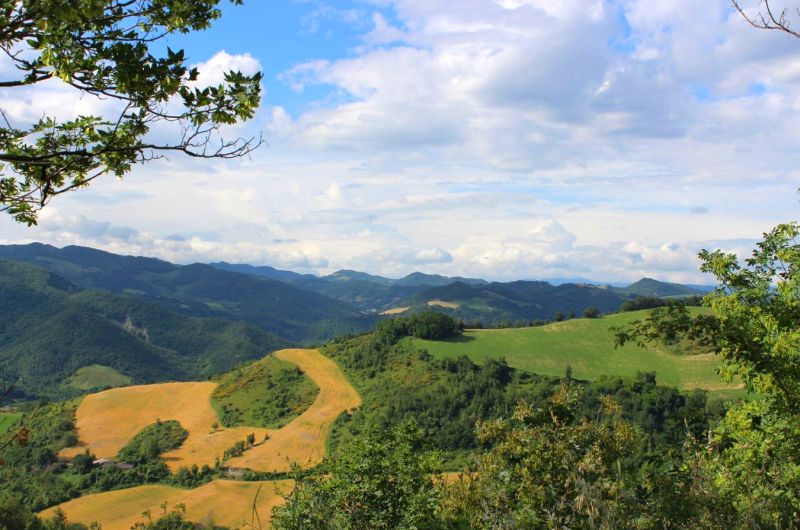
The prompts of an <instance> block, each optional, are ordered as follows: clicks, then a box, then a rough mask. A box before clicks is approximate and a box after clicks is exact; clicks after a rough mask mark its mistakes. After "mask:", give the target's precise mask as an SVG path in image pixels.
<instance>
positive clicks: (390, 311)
mask: <svg viewBox="0 0 800 530" xmlns="http://www.w3.org/2000/svg"><path fill="white" fill-rule="evenodd" d="M409 309H411V308H410V307H408V306H406V307H393V308H392V309H387V310H386V311H381V315H399V314H401V313H405V312H406V311H408V310H409Z"/></svg>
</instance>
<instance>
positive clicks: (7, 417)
mask: <svg viewBox="0 0 800 530" xmlns="http://www.w3.org/2000/svg"><path fill="white" fill-rule="evenodd" d="M21 417H22V414H20V413H19V412H0V434H4V433H5V432H7V431H8V430H9V429H10V428H11V426H12V425H14V423H16V421H17V420H18V419H20V418H21Z"/></svg>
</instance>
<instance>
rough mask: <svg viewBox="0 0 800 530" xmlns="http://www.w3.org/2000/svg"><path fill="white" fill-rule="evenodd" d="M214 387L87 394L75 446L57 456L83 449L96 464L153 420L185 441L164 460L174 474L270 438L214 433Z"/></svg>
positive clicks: (241, 430)
mask: <svg viewBox="0 0 800 530" xmlns="http://www.w3.org/2000/svg"><path fill="white" fill-rule="evenodd" d="M216 386H217V384H216V383H208V382H205V383H161V384H156V385H141V386H130V387H125V388H114V389H111V390H106V391H105V392H100V393H97V394H90V395H88V396H86V397H85V398H83V401H81V404H80V406H79V407H78V410H77V413H76V416H77V428H78V439H79V440H80V445H79V446H77V447H70V448H67V449H64V450H63V451H62V452H61V455H62V456H65V457H70V456H74V455H76V454H80V453H82V452H83V451H85V450H86V449H89V450H90V451H91V452H92V453H94V455H95V456H97V458H115V457H116V456H117V453H118V452H119V450H120V449H122V448H123V447H125V444H127V443H128V441H129V440H130V439H131V438H133V437H134V436H135V435H136V433H138V432H139V431H141V430H142V429H144V428H145V427H147V426H148V425H150V424H152V423H155V421H156V420H159V419H160V420H177V421H179V422H180V424H181V425H183V427H184V428H185V429H186V430H187V431H189V437H188V438H187V439H186V441H185V442H184V443H183V445H182V446H181V447H179V448H178V449H176V450H174V451H170V452H168V453H165V455H164V459H165V461H166V462H167V465H168V466H169V467H170V469H171V470H173V471H175V470H177V469H178V468H179V467H181V466H192V465H193V464H196V465H198V466H202V465H203V464H208V465H213V464H214V460H215V458H216V457H217V456H222V453H223V451H225V449H227V448H229V447H231V446H232V445H233V444H234V443H235V442H237V441H239V440H243V439H244V438H245V437H247V435H248V434H249V433H251V432H253V433H255V435H256V439H257V440H262V439H263V438H264V436H265V435H266V434H267V433H270V432H271V431H269V430H267V429H257V428H252V427H236V428H233V429H217V430H214V429H213V428H212V426H213V425H214V423H217V422H219V418H218V417H217V413H216V412H215V411H214V409H213V407H212V406H211V393H212V392H213V391H214V389H215V388H216Z"/></svg>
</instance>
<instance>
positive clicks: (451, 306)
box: [425, 300, 461, 309]
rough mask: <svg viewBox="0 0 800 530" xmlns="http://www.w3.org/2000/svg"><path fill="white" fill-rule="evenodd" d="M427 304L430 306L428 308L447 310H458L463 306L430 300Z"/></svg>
mask: <svg viewBox="0 0 800 530" xmlns="http://www.w3.org/2000/svg"><path fill="white" fill-rule="evenodd" d="M425 303H426V304H428V307H443V308H445V309H458V308H459V307H461V304H458V303H456V302H448V301H446V300H428V301H427V302H425Z"/></svg>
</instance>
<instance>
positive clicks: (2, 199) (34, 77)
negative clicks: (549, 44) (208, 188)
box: [0, 0, 262, 225]
mask: <svg viewBox="0 0 800 530" xmlns="http://www.w3.org/2000/svg"><path fill="white" fill-rule="evenodd" d="M220 3H221V0H137V1H128V0H72V1H69V2H65V1H63V0H36V1H29V0H24V1H17V0H0V49H2V51H3V52H4V53H5V54H6V56H7V58H8V59H10V61H11V63H12V65H13V67H14V68H15V69H16V75H12V76H9V77H8V78H6V79H1V80H0V88H4V89H15V88H18V89H24V88H26V87H30V86H32V85H37V84H40V83H45V82H50V83H52V82H56V81H55V80H58V81H59V82H60V83H62V84H64V85H67V86H69V87H72V88H73V89H74V90H75V98H76V100H77V99H78V98H79V97H96V98H102V99H104V100H106V102H107V103H108V102H109V101H110V102H113V103H116V104H117V105H116V109H117V110H116V111H115V114H114V115H113V116H79V117H77V118H75V119H71V120H66V121H59V120H57V119H56V118H55V117H53V116H47V115H45V116H42V117H41V118H40V119H39V120H38V121H37V122H35V123H30V124H21V123H13V122H12V120H11V118H10V117H9V116H7V115H6V114H4V113H2V112H1V111H0V211H6V212H7V213H9V214H11V215H12V216H13V217H14V218H15V219H16V220H17V221H19V222H22V223H27V224H28V225H31V224H35V223H36V219H37V212H38V211H39V210H40V209H41V208H43V207H44V206H45V205H46V204H47V202H48V201H49V200H50V199H51V198H52V197H54V196H55V195H58V194H61V193H64V192H67V191H70V190H74V189H77V188H81V187H85V186H87V185H88V184H89V183H90V182H91V181H92V180H94V179H95V178H97V177H99V176H101V175H104V174H112V175H116V176H118V177H121V176H123V175H124V174H126V173H127V172H129V171H130V170H131V168H132V166H133V165H134V164H136V163H142V162H146V161H148V160H152V159H154V158H158V157H162V156H164V155H165V154H167V153H172V152H177V153H185V154H187V155H190V156H193V157H202V158H232V157H239V156H243V155H246V154H247V153H249V152H250V151H251V150H252V149H253V148H255V147H257V146H258V145H259V144H260V143H261V140H260V138H249V139H248V138H235V139H225V138H224V137H223V136H222V134H221V128H222V127H223V126H224V125H229V124H233V123H236V122H238V121H240V120H245V119H248V118H251V117H253V115H254V113H255V109H256V108H257V107H258V105H259V102H260V92H261V89H260V81H261V77H262V76H261V73H257V74H254V75H250V76H248V75H244V74H242V73H240V72H228V73H227V74H225V82H224V83H223V84H221V85H219V86H203V85H201V84H198V83H203V80H202V79H199V75H198V71H197V69H194V68H191V69H190V68H189V67H188V66H187V60H186V56H185V54H184V51H183V50H178V51H174V50H171V49H169V48H167V49H166V50H165V51H164V52H163V53H160V52H159V53H156V52H155V51H154V48H158V45H159V43H158V41H159V40H161V39H163V38H164V37H166V36H168V35H170V34H173V33H187V32H190V31H197V30H203V29H206V28H208V27H209V26H210V24H211V22H212V21H213V20H215V19H217V18H219V16H220V14H221V12H220V9H219V7H218V5H219V4H220ZM231 3H233V4H241V3H242V0H231ZM163 123H168V124H173V125H174V126H175V129H176V131H177V132H176V138H175V139H174V140H173V141H171V142H161V141H157V140H155V139H152V138H151V136H152V135H149V134H148V133H149V132H150V131H151V129H152V128H153V127H154V126H156V125H158V124H163Z"/></svg>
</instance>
